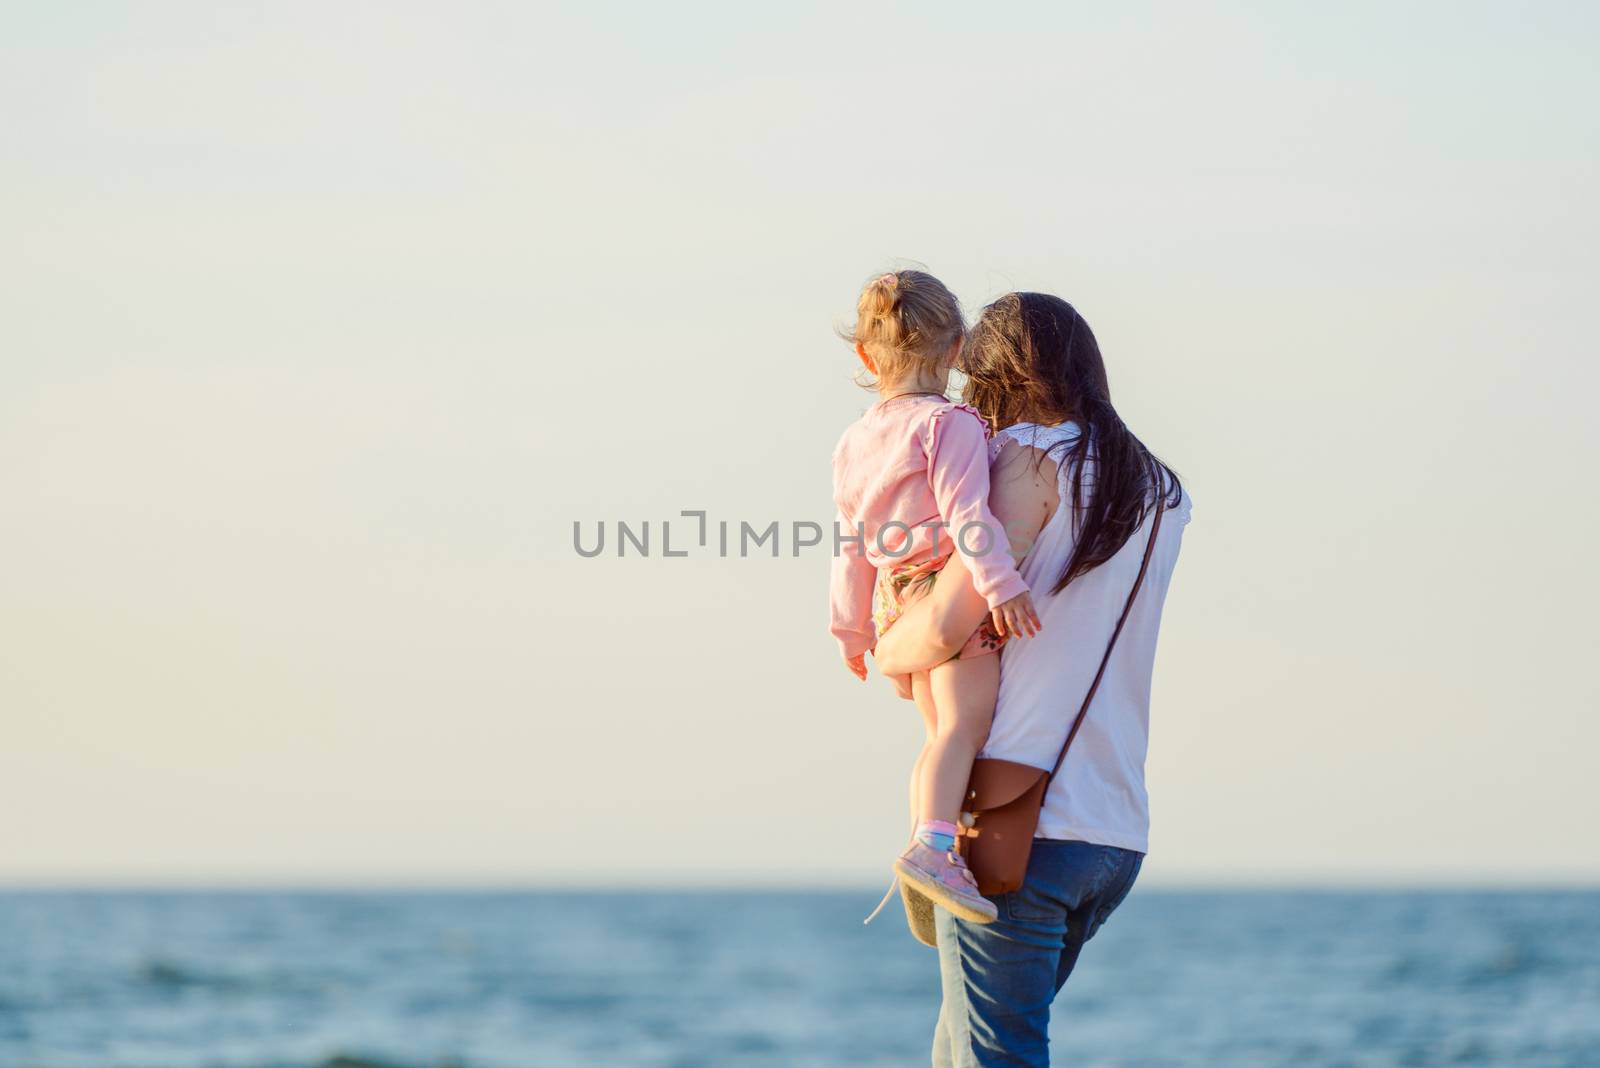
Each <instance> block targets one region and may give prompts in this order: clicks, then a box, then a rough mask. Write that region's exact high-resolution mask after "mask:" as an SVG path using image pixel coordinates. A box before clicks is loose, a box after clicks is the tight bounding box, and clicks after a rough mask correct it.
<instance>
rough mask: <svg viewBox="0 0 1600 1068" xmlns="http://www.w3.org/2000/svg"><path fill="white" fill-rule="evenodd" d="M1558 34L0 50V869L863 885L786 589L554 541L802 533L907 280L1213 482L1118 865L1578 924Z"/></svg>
mask: <svg viewBox="0 0 1600 1068" xmlns="http://www.w3.org/2000/svg"><path fill="white" fill-rule="evenodd" d="M1597 31H1600V19H1597V16H1596V15H1595V13H1594V9H1593V8H1592V7H1591V6H1589V5H1582V4H1576V3H1573V4H1562V3H1546V4H1536V5H1509V4H1454V3H1452V4H1417V5H1403V6H1396V5H1392V4H1386V3H1385V4H1349V5H1336V6H1334V7H1329V6H1328V5H1325V4H1311V3H1304V4H1292V5H1262V4H1205V5H1193V4H1181V3H1173V4H1118V5H1110V4H1088V3H1072V4H1062V3H1041V4H1036V5H1031V6H1023V7H1013V8H1009V9H1001V8H998V7H984V8H982V9H979V8H974V7H973V6H972V5H959V6H958V5H953V4H952V5H942V6H937V7H936V6H933V5H927V4H919V5H903V6H895V7H882V8H879V7H875V6H873V5H861V4H856V3H851V4H837V5H830V6H822V5H790V6H788V7H787V8H784V9H782V10H767V9H764V8H762V9H759V10H758V8H756V7H752V6H751V5H746V4H727V5H718V6H712V5H704V4H700V5H696V4H690V5H687V6H686V5H656V4H652V5H643V4H641V5H637V6H619V5H605V6H603V5H581V6H580V5H572V6H571V7H570V8H568V9H567V10H565V11H556V10H547V9H541V8H537V7H533V6H530V5H524V4H514V3H504V4H476V5H475V4H459V3H452V4H442V3H440V4H433V5H417V4H394V3H382V4H377V3H372V4H338V5H324V4H284V5H268V6H264V7H260V8H258V9H253V10H246V9H244V8H239V9H232V8H226V7H221V8H219V7H218V6H217V5H212V4H204V3H198V2H195V3H182V4H165V5H137V6H133V7H130V6H126V5H116V4H109V3H107V4H74V5H37V4H35V5H28V6H26V7H19V6H12V7H10V8H8V9H6V11H5V12H4V13H3V14H0V99H3V100H4V101H5V103H4V104H3V105H0V107H3V108H4V124H3V135H0V491H3V492H0V557H3V559H4V561H5V566H4V567H3V568H0V650H3V651H0V725H3V728H4V735H5V744H4V746H3V748H0V883H8V884H38V883H61V882H72V883H88V884H106V883H129V882H172V883H192V882H204V883H258V882H260V883H334V882H350V883H393V882H424V883H429V882H445V883H448V882H493V883H530V884H532V883H544V882H563V883H571V882H608V881H624V882H630V883H638V882H649V881H657V880H666V881H672V882H690V883H696V882H733V883H773V882H780V881H782V880H784V879H786V878H798V879H801V880H803V881H806V882H832V883H846V882H848V883H860V884H866V883H869V882H876V881H877V880H878V879H880V878H883V877H886V876H885V873H886V871H887V864H888V861H889V859H890V858H891V856H892V855H893V853H894V852H895V850H896V849H897V848H898V845H899V844H900V841H901V839H902V837H903V832H904V820H905V816H904V811H903V810H904V800H903V799H904V792H905V776H906V772H907V770H908V768H909V765H910V762H911V759H912V757H913V755H914V751H915V746H916V744H917V738H918V735H919V731H920V728H919V726H918V724H917V719H916V715H915V713H914V711H913V710H912V709H911V707H910V706H909V705H905V704H901V703H900V702H897V701H895V700H893V699H892V697H891V695H890V693H889V691H888V689H887V687H885V686H884V685H883V684H882V683H881V682H880V681H879V680H878V679H876V678H874V679H873V681H872V683H871V685H870V686H862V685H860V684H857V683H856V682H855V681H854V680H852V679H850V678H849V677H848V676H847V675H846V673H845V671H844V670H843V668H842V667H841V666H840V665H839V663H838V661H837V657H836V655H835V652H834V649H833V645H832V642H831V639H830V638H829V635H828V633H827V626H826V622H827V621H826V607H825V606H826V589H825V584H826V572H827V558H826V555H825V554H822V553H817V552H815V551H812V552H809V553H806V554H803V555H802V556H800V557H799V558H795V557H792V556H789V555H787V552H788V543H787V540H786V542H785V546H784V550H785V553H786V555H785V556H783V557H782V558H780V559H777V560H774V559H771V558H768V557H755V558H750V559H743V560H741V559H731V560H720V559H715V558H712V557H710V556H707V555H704V554H701V555H697V556H691V557H690V558H687V559H670V560H669V559H662V558H660V557H659V555H657V556H655V557H653V558H650V559H631V558H630V559H622V560H619V559H616V558H615V557H614V556H612V555H609V554H608V555H607V556H605V557H601V558H597V559H593V560H588V559H581V558H579V557H578V555H577V554H576V553H575V552H574V551H573V548H572V538H571V533H572V523H573V521H574V520H580V521H583V522H584V523H585V524H586V525H589V526H591V527H592V524H593V523H595V522H597V521H600V520H605V521H607V523H608V524H610V523H613V522H614V521H616V520H618V519H626V520H630V521H635V522H637V521H643V520H646V519H648V520H652V521H653V524H654V525H655V526H656V527H657V531H656V536H657V538H659V524H660V521H661V520H663V519H666V518H669V517H672V516H676V515H677V514H678V513H679V512H680V511H681V510H683V509H704V510H706V511H707V512H708V513H709V515H710V518H711V520H712V521H713V522H715V521H718V520H729V521H731V522H734V523H737V522H738V521H739V520H748V521H751V522H759V523H761V524H763V525H764V524H765V523H766V522H768V521H770V520H773V519H777V520H780V521H782V522H784V523H789V522H793V521H797V520H814V521H826V520H828V519H829V518H831V511H830V507H829V467H828V457H829V451H830V449H831V447H832V445H833V442H834V441H835V439H836V438H837V436H838V434H839V432H840V430H841V429H842V428H843V426H844V425H845V424H847V423H848V422H849V421H850V420H851V419H852V418H854V417H855V416H856V415H857V414H858V413H859V412H860V411H861V410H862V409H863V408H864V407H865V405H866V404H867V403H869V401H870V399H871V398H870V397H869V395H867V394H865V393H863V392H862V391H861V390H860V389H858V388H857V387H856V386H854V385H853V384H852V381H851V376H852V371H853V358H852V357H851V354H850V353H849V351H848V349H847V348H846V347H845V346H844V345H843V344H841V343H840V342H839V341H838V340H837V339H836V338H835V337H834V336H833V334H832V329H833V327H834V325H835V324H836V323H839V322H841V321H846V320H847V319H848V317H849V315H850V313H851V309H852V307H853V302H854V298H855V293H856V290H857V287H858V286H859V284H860V282H861V281H862V279H863V278H864V277H866V276H867V275H868V274H870V273H872V272H875V271H878V270H882V269H884V268H885V267H891V266H895V265H897V264H900V263H903V262H907V261H914V262H917V263H921V264H924V265H926V267H927V268H928V269H929V270H931V271H933V272H934V273H936V274H938V275H939V276H940V277H942V278H944V279H945V280H946V281H947V282H948V283H949V284H950V285H951V287H952V288H953V289H954V290H955V291H956V292H957V293H958V294H959V295H960V296H961V297H962V299H963V300H964V301H965V302H966V305H967V308H968V312H969V314H975V313H976V312H977V310H978V309H979V308H981V306H982V305H983V303H985V302H986V301H987V300H989V299H992V298H993V297H995V296H998V295H1000V294H1002V293H1004V292H1006V291H1008V290H1011V289H1019V288H1021V289H1038V290H1045V291H1049V292H1053V293H1057V294H1060V295H1061V296H1063V297H1065V298H1067V299H1068V300H1070V301H1072V302H1073V303H1074V304H1076V305H1077V307H1078V308H1079V309H1080V310H1081V311H1082V312H1083V313H1084V315H1085V316H1086V317H1087V318H1088V320H1089V321H1090V322H1091V323H1092V324H1093V325H1094V327H1095V330H1096V332H1097V333H1098V335H1099V338H1100V342H1101V346H1102V348H1103V350H1104V352H1105V355H1106V358H1107V361H1108V366H1109V368H1110V373H1111V381H1112V387H1113V395H1114V398H1115V400H1116V402H1117V404H1118V406H1119V408H1120V409H1121V411H1122V413H1123V414H1124V416H1125V417H1126V418H1127V420H1128V422H1129V423H1130V424H1131V425H1132V426H1133V427H1134V429H1135V431H1136V432H1137V433H1138V434H1140V435H1141V436H1142V437H1143V438H1144V440H1145V441H1146V442H1148V443H1149V444H1150V445H1151V446H1152V447H1153V448H1154V449H1156V450H1157V451H1158V452H1159V453H1160V454H1161V455H1162V456H1163V457H1165V458H1166V459H1167V460H1169V461H1170V462H1171V463H1172V465H1173V466H1174V467H1175V468H1176V469H1177V470H1178V471H1179V472H1180V474H1181V475H1182V476H1183V477H1184V479H1185V482H1186V483H1187V485H1188V486H1189V488H1190V489H1191V491H1192V493H1193V496H1194V499H1195V502H1196V503H1195V512H1194V522H1193V523H1192V525H1191V526H1190V527H1189V528H1188V533H1187V536H1186V540H1185V546H1184V550H1183V555H1182V558H1181V559H1180V561H1179V564H1178V569H1177V574H1176V577H1175V579H1174V582H1173V586H1172V590H1171V594H1170V596H1169V599H1168V602H1167V611H1166V621H1165V627H1164V631H1163V634H1162V637H1161V647H1160V652H1159V654H1158V658H1157V666H1156V680H1155V700H1154V706H1153V711H1152V748H1151V752H1150V758H1149V764H1148V772H1149V781H1150V789H1151V797H1152V811H1153V832H1152V854H1151V857H1150V860H1149V863H1148V865H1147V867H1146V873H1147V875H1146V877H1147V879H1148V880H1149V881H1150V882H1151V883H1161V882H1164V883H1167V884H1186V883H1203V882H1213V881H1225V882H1238V883H1256V882H1282V881H1290V882H1337V883H1362V882H1367V883H1389V884H1392V883H1437V882H1456V881H1470V882H1491V883H1526V882H1530V881H1532V882H1541V881H1558V882H1574V881H1578V882H1593V881H1595V880H1600V832H1597V831H1596V829H1595V828H1596V824H1597V817H1600V777H1597V775H1596V754H1597V753H1600V682H1597V681H1596V672H1595V668H1594V666H1593V657H1594V650H1595V646H1596V638H1597V630H1600V628H1597V625H1596V621H1595V604H1596V598H1597V595H1600V565H1597V563H1596V558H1595V554H1594V550H1593V545H1594V541H1595V533H1594V532H1595V530H1596V529H1597V524H1600V505H1597V503H1596V492H1595V488H1594V487H1595V483H1596V479H1597V462H1600V430H1597V420H1596V419H1595V417H1594V406H1595V392H1596V388H1597V387H1600V364H1597V361H1596V359H1595V346H1594V343H1593V340H1592V338H1593V332H1594V321H1593V313H1592V308H1593V307H1594V304H1595V299H1596V292H1597V282H1600V261H1597V253H1596V249H1597V247H1600V209H1597V204H1596V193H1595V190H1596V184H1595V183H1596V164H1597V161H1600V136H1597V127H1596V124H1595V122H1594V114H1593V105H1594V102H1595V100H1596V99H1600V68H1597V67H1596V65H1595V64H1594V62H1593V57H1594V55H1595V52H1596V49H1597V46H1600V32H1597ZM680 522H682V521H680ZM689 532H690V528H689V527H688V526H684V527H682V528H676V527H675V528H674V541H675V543H676V542H677V541H678V540H679V536H680V535H682V534H687V533H689ZM653 548H656V549H659V544H656V545H653ZM1067 703H1070V704H1073V705H1075V704H1076V699H1075V698H1074V699H1073V700H1072V701H1071V702H1067Z"/></svg>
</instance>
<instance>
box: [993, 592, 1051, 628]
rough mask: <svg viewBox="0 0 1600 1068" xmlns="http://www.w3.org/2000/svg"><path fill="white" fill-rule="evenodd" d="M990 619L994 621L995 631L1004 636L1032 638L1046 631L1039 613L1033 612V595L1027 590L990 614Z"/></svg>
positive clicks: (1003, 603)
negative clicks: (1040, 620)
mask: <svg viewBox="0 0 1600 1068" xmlns="http://www.w3.org/2000/svg"><path fill="white" fill-rule="evenodd" d="M989 618H990V619H991V620H993V621H994V629H995V630H997V631H999V632H1000V633H1001V635H1002V636H1004V635H1014V636H1016V637H1026V638H1031V637H1033V636H1034V635H1035V634H1038V633H1039V632H1040V631H1041V630H1043V629H1044V624H1043V623H1040V622H1039V613H1038V612H1035V611H1034V610H1033V594H1031V593H1029V592H1028V591H1027V590H1024V591H1022V592H1021V593H1019V594H1017V595H1016V596H1015V597H1013V598H1011V600H1009V601H1003V602H1001V604H1000V605H999V606H998V607H996V608H995V609H993V610H992V611H991V612H990V613H989Z"/></svg>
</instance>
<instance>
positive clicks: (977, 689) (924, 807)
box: [917, 656, 1000, 823]
mask: <svg viewBox="0 0 1600 1068" xmlns="http://www.w3.org/2000/svg"><path fill="white" fill-rule="evenodd" d="M928 689H929V690H930V691H931V694H932V697H933V704H934V708H935V709H936V710H937V717H938V719H937V725H936V727H935V730H934V735H933V739H932V740H931V741H930V742H929V744H928V745H927V746H926V747H925V748H924V750H923V756H922V796H921V800H920V802H919V804H918V813H917V818H918V820H944V821H948V822H950V823H955V822H956V821H957V820H958V819H959V818H960V815H961V799H962V795H963V794H965V793H966V789H967V780H968V778H970V777H971V775H972V762H973V760H974V759H976V758H977V755H978V750H980V749H982V748H983V743H984V741H985V740H986V739H987V738H988V737H989V724H990V723H991V722H992V721H993V719H994V702H995V696H996V695H997V694H998V693H999V692H1000V658H999V657H998V656H977V657H973V658H971V659H969V660H947V661H945V662H944V663H943V664H940V665H939V666H938V667H936V668H933V669H932V670H931V671H929V672H928Z"/></svg>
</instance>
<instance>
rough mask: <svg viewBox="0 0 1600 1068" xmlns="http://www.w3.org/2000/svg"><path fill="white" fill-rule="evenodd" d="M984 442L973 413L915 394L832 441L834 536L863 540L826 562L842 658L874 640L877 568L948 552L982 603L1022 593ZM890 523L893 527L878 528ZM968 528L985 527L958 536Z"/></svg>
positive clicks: (846, 544) (884, 406)
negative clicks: (995, 503) (992, 502)
mask: <svg viewBox="0 0 1600 1068" xmlns="http://www.w3.org/2000/svg"><path fill="white" fill-rule="evenodd" d="M988 439H989V428H988V425H987V424H986V423H985V422H984V421H983V417H982V416H980V415H979V414H978V413H977V411H976V409H973V408H969V407H967V406H966V405H965V404H952V403H950V402H949V401H946V400H943V399H942V398H939V397H934V396H922V395H913V396H906V397H897V398H895V399H894V400H891V401H887V402H883V401H880V402H879V403H877V404H875V405H873V406H872V407H871V408H869V409H868V410H867V413H866V414H865V415H863V416H862V417H861V418H860V419H858V420H856V421H855V422H854V423H852V424H850V426H849V427H848V428H847V429H846V430H845V432H844V435H843V436H842V437H841V438H840V439H839V444H838V446H837V447H836V448H835V449H834V450H833V500H834V504H836V505H837V506H838V508H839V520H838V521H839V536H840V538H841V539H843V538H848V537H851V536H852V535H854V534H855V533H857V532H858V530H859V531H864V533H865V535H866V537H865V539H864V544H862V543H857V542H855V541H853V540H851V541H843V540H841V543H840V546H839V551H838V552H837V553H836V554H835V555H834V558H833V573H832V576H831V589H830V599H831V602H832V604H831V609H832V613H831V614H832V626H831V628H830V629H831V630H832V631H833V636H834V637H835V638H837V639H838V640H839V648H840V649H841V650H842V651H843V653H844V655H845V656H856V655H857V654H860V653H864V652H866V651H867V650H869V649H871V648H872V647H873V646H874V645H876V644H877V635H876V634H875V633H874V632H873V627H872V587H873V584H874V582H876V580H877V571H878V568H892V567H899V566H906V565H911V564H918V563H924V562H926V561H928V560H931V559H934V558H936V557H944V556H948V555H949V554H950V553H951V551H952V550H956V551H959V552H960V553H961V555H963V556H965V557H966V558H967V563H968V567H969V569H970V570H971V572H972V582H973V586H974V588H975V589H976V590H977V591H978V594H979V595H980V596H981V597H983V599H984V600H985V601H987V602H989V607H991V608H993V607H995V606H996V605H998V604H1000V603H1002V602H1004V601H1009V600H1010V599H1011V598H1013V597H1015V596H1017V595H1018V594H1020V593H1024V592H1026V591H1027V589H1028V585H1027V583H1025V582H1024V581H1023V580H1022V576H1021V575H1019V574H1018V573H1017V569H1016V566H1015V565H1014V564H1012V562H1011V552H1010V549H1009V546H1008V544H1007V541H1006V537H1005V531H1004V529H1003V528H1002V527H1001V525H1000V521H999V520H997V519H996V518H995V517H994V513H993V512H991V511H990V510H989V443H988ZM891 522H892V523H894V524H896V525H894V526H890V527H888V529H883V528H884V527H885V525H886V524H889V523H891ZM941 522H942V523H943V524H944V525H943V526H942V527H939V528H930V527H926V526H924V524H930V523H941ZM898 524H904V525H905V526H904V527H902V526H900V525H898ZM968 524H982V527H983V528H984V529H982V530H980V529H977V528H973V529H970V530H968V531H967V533H966V534H965V535H964V536H961V537H958V536H957V535H958V534H960V532H961V531H962V530H963V528H966V527H967V526H968ZM906 527H909V528H910V530H909V532H908V531H907V530H906V529H905V528H906ZM985 531H987V533H985ZM880 532H881V538H880ZM880 542H881V544H880ZM974 550H975V551H976V552H977V553H979V554H980V555H973V551H974Z"/></svg>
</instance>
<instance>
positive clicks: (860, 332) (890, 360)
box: [844, 271, 966, 378]
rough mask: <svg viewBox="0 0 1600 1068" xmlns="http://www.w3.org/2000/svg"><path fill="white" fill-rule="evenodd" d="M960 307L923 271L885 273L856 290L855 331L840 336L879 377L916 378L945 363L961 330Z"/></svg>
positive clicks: (963, 325)
mask: <svg viewBox="0 0 1600 1068" xmlns="http://www.w3.org/2000/svg"><path fill="white" fill-rule="evenodd" d="M965 329H966V327H965V324H963V323H962V321H961V305H960V304H959V303H958V302H957V301H956V298H955V294H953V293H951V292H950V290H949V289H947V288H945V285H944V283H943V282H941V281H939V280H938V279H937V278H935V277H934V276H933V275H931V274H928V273H927V272H926V271H890V272H889V273H887V274H880V275H878V276H877V277H876V278H873V279H872V280H871V281H869V282H868V283H867V284H866V285H865V286H863V287H862V288H861V298H860V299H859V300H858V301H856V327H855V330H854V331H853V332H851V333H849V334H845V335H844V339H845V340H846V341H849V342H851V343H852V344H856V345H860V346H861V347H862V348H863V349H865V350H866V351H867V352H868V354H870V355H871V356H872V358H873V360H874V361H875V362H876V363H877V365H878V375H879V377H880V378H901V377H905V376H907V375H911V374H915V373H916V372H917V371H918V370H920V369H921V368H919V366H918V365H919V364H925V365H928V369H929V370H933V369H934V367H935V366H936V365H937V364H939V363H940V362H941V361H942V360H944V359H945V358H946V357H947V356H948V355H949V353H950V349H951V348H952V347H953V346H954V345H955V343H956V341H957V340H958V339H959V338H960V337H961V335H962V333H963V332H964V331H965Z"/></svg>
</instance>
